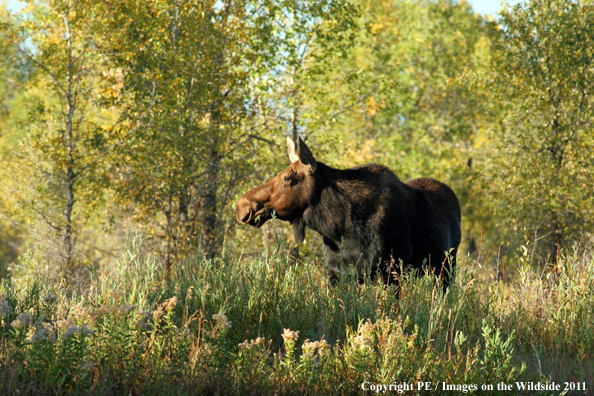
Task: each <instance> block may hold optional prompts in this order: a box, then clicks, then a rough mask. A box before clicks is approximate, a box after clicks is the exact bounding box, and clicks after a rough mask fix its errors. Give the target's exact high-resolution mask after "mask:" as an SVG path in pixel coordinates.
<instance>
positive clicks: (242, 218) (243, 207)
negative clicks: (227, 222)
mask: <svg viewBox="0 0 594 396" xmlns="http://www.w3.org/2000/svg"><path fill="white" fill-rule="evenodd" d="M253 213H254V212H253V211H252V210H251V209H250V202H249V201H248V200H247V199H245V198H244V197H241V199H240V200H239V202H238V203H237V212H236V218H237V221H238V222H240V223H243V224H246V223H248V222H249V221H250V220H251V217H252V214H253Z"/></svg>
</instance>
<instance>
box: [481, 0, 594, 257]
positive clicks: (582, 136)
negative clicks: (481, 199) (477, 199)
mask: <svg viewBox="0 0 594 396" xmlns="http://www.w3.org/2000/svg"><path fill="white" fill-rule="evenodd" d="M500 15H501V19H500V23H501V25H500V26H499V29H500V30H499V34H498V36H497V39H496V40H495V41H494V44H495V45H494V47H493V51H492V53H491V58H490V62H489V63H487V65H486V67H487V71H486V73H485V74H484V75H482V76H481V77H480V79H481V85H482V86H483V88H484V89H486V90H487V92H488V93H489V101H490V106H491V111H492V118H491V119H490V123H489V124H488V131H487V134H486V136H485V138H486V144H485V145H484V147H483V148H482V150H481V151H483V152H485V153H489V154H488V155H486V156H485V157H484V181H485V183H486V188H487V191H486V192H487V193H488V194H490V196H491V197H492V198H491V199H489V202H486V203H488V204H489V206H490V207H491V208H492V210H493V212H495V213H496V215H497V218H498V227H500V229H503V230H505V231H506V232H507V235H508V238H509V240H512V241H514V240H515V241H517V240H518V238H521V237H522V236H521V232H522V230H523V229H524V228H526V229H528V230H538V231H539V234H541V236H542V238H545V239H544V240H543V241H542V242H541V246H542V249H540V250H539V251H537V253H541V254H542V256H541V257H543V258H546V257H547V256H549V257H551V258H552V259H553V260H555V259H556V258H557V256H558V254H559V252H560V249H562V248H567V247H568V246H571V245H572V244H573V243H575V242H576V241H577V240H579V239H580V238H582V237H583V236H584V234H586V235H588V234H589V233H590V232H591V229H592V220H593V217H592V216H593V212H592V210H591V208H592V194H590V191H591V190H592V188H593V185H592V180H593V173H592V172H593V170H594V161H593V157H592V152H593V150H592V149H593V144H594V140H593V139H592V134H591V133H590V130H591V127H592V120H593V118H592V117H593V116H594V112H593V107H592V104H591V103H590V99H589V98H590V96H591V95H592V89H593V88H592V84H590V81H591V80H592V78H593V77H594V75H593V73H594V69H593V68H592V61H593V59H594V53H593V51H592V42H593V40H594V35H593V34H594V33H593V31H592V25H593V24H594V6H593V5H592V3H591V2H568V1H540V0H532V1H529V2H524V3H519V4H517V5H515V6H514V7H512V8H508V9H505V10H504V11H502V12H501V14H500ZM516 244H517V242H516Z"/></svg>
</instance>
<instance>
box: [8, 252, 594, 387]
mask: <svg viewBox="0 0 594 396" xmlns="http://www.w3.org/2000/svg"><path fill="white" fill-rule="evenodd" d="M138 251H139V250H138V249H136V248H135V247H134V246H132V247H131V248H130V249H129V250H128V253H127V254H126V255H125V256H124V257H123V258H122V259H121V260H120V262H119V265H118V268H117V269H116V270H115V271H113V272H112V273H93V274H92V277H91V278H92V280H91V284H90V286H89V287H88V288H86V289H84V290H82V291H81V290H75V289H73V288H72V287H71V286H68V285H66V284H64V283H57V284H47V283H45V282H44V279H38V280H37V281H35V282H32V283H30V284H28V285H27V286H26V287H16V286H14V284H13V283H11V281H10V279H8V280H4V281H2V284H1V286H0V313H1V318H2V321H1V327H0V394H2V395H16V394H19V395H28V394H30V395H44V394H48V395H50V394H85V395H111V394H126V395H128V394H132V395H157V394H159V395H161V394H168V395H169V394H173V395H177V394H179V395H185V394H236V395H246V394H280V395H282V394H321V395H325V394H354V393H375V391H372V390H368V391H365V390H363V389H362V387H363V388H365V389H374V387H377V386H379V385H387V386H389V385H390V384H391V385H392V386H393V388H392V390H389V388H388V392H387V393H398V388H397V387H398V386H400V390H403V388H402V387H403V386H412V387H413V388H414V390H412V391H411V390H404V394H423V393H425V391H424V390H419V387H420V386H421V385H420V384H419V383H421V382H422V383H429V382H430V383H431V384H430V385H426V384H425V385H423V386H425V387H426V386H431V387H433V389H435V388H436V387H437V390H438V391H439V392H438V393H439V394H463V393H466V391H468V390H470V391H472V390H473V389H474V386H476V389H477V391H476V392H475V393H480V394H485V393H489V391H488V390H487V391H483V390H481V389H482V387H486V388H488V387H489V386H493V391H491V392H490V393H493V394H499V393H501V392H499V391H498V390H497V389H498V388H497V386H498V384H500V383H505V384H514V386H513V389H512V390H509V391H507V394H516V393H520V392H519V391H518V390H517V385H515V382H516V381H523V382H532V383H534V384H536V383H538V382H540V383H541V384H545V383H549V384H550V383H551V382H552V381H554V382H556V383H557V384H560V385H561V391H563V389H565V385H564V382H566V381H573V382H574V383H577V384H578V385H579V386H580V387H584V386H585V387H586V391H585V392H584V391H580V392H577V391H574V392H575V393H581V394H584V393H585V394H589V393H591V392H592V387H593V386H594V384H593V382H592V375H591V373H593V372H594V312H593V311H594V291H593V290H594V262H593V261H592V260H591V259H587V258H586V257H585V256H578V255H574V256H571V257H563V258H562V259H561V261H560V262H559V264H558V265H557V266H556V269H555V271H542V273H541V272H539V271H537V270H535V269H534V268H535V266H534V265H533V264H532V263H529V262H528V261H529V258H530V257H529V255H528V253H527V252H526V254H524V255H522V256H521V257H520V258H519V266H520V270H519V272H518V275H517V276H516V280H515V281H514V282H512V283H509V284H506V283H504V282H502V281H498V280H497V277H493V278H494V279H491V280H484V279H485V274H488V271H487V270H485V269H483V268H482V267H481V265H480V263H477V262H476V261H472V260H464V261H463V262H462V263H461V265H460V266H459V268H458V270H457V274H456V279H455V283H454V284H453V285H452V286H451V287H450V288H449V290H448V292H447V293H445V294H444V293H443V292H441V288H440V286H439V285H436V284H435V279H434V278H432V277H430V276H423V277H410V278H409V279H404V280H403V282H402V292H401V296H400V298H397V296H396V292H395V290H394V288H393V287H391V288H385V287H384V286H383V285H381V284H379V283H377V282H372V281H368V282H366V283H365V284H362V285H360V284H358V283H357V281H356V280H351V279H347V278H345V279H344V280H343V281H342V282H341V283H340V284H339V285H337V286H336V287H334V288H332V289H329V288H328V287H327V281H326V278H325V275H324V271H323V269H322V268H320V267H319V266H318V264H315V263H303V264H301V265H297V266H291V265H288V264H287V258H286V255H285V254H284V252H285V247H282V246H280V245H279V247H277V248H276V250H273V251H268V252H266V253H263V254H262V256H261V257H259V258H249V259H246V258H245V257H242V255H241V252H239V251H234V250H232V249H227V250H225V251H223V253H222V254H221V256H220V257H217V258H215V259H214V260H209V259H205V258H202V257H199V256H198V257H197V258H196V259H194V260H188V261H187V262H184V263H181V264H179V265H178V266H177V267H174V268H173V269H172V271H171V273H170V274H169V279H168V280H164V276H163V274H162V273H161V272H160V270H159V266H158V265H157V264H156V263H155V262H154V261H153V260H152V259H151V258H150V257H142V256H141V255H140V254H139V253H138ZM486 278H487V279H488V278H489V277H488V276H487V277H486ZM404 383H406V384H407V385H404ZM444 390H445V391H444ZM561 391H543V392H539V394H559V393H562V392H561ZM574 392H570V394H571V393H574ZM526 393H531V392H528V391H526Z"/></svg>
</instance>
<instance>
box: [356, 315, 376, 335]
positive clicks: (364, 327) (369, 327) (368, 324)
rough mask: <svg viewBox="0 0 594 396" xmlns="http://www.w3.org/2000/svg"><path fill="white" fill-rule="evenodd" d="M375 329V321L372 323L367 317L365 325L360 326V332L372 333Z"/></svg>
mask: <svg viewBox="0 0 594 396" xmlns="http://www.w3.org/2000/svg"><path fill="white" fill-rule="evenodd" d="M374 331H375V325H374V324H373V323H371V320H369V319H367V322H365V323H363V325H362V326H360V328H359V333H360V334H367V335H372V334H373V332H374Z"/></svg>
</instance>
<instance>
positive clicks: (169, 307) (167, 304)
mask: <svg viewBox="0 0 594 396" xmlns="http://www.w3.org/2000/svg"><path fill="white" fill-rule="evenodd" d="M177 303H178V300H177V297H175V296H173V297H171V298H170V299H169V300H167V301H165V302H164V303H163V304H162V305H163V307H164V308H165V309H166V310H167V311H171V310H172V309H173V308H175V306H176V305H177Z"/></svg>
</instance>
